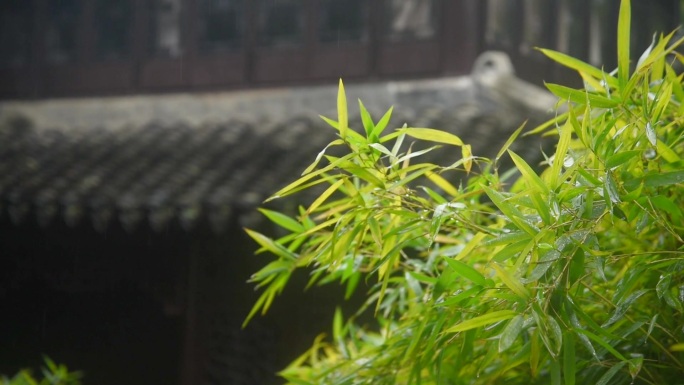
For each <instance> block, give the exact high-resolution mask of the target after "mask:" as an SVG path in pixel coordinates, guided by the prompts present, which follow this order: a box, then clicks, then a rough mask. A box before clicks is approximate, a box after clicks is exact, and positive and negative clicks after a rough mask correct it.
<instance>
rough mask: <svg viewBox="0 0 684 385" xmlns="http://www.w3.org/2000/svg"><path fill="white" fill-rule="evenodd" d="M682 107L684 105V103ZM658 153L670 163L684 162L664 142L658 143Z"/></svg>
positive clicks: (659, 141)
mask: <svg viewBox="0 0 684 385" xmlns="http://www.w3.org/2000/svg"><path fill="white" fill-rule="evenodd" d="M682 105H684V103H683V104H682ZM656 151H657V152H658V154H660V156H662V157H663V159H665V160H666V161H668V162H669V163H675V162H679V161H681V160H682V159H681V158H680V157H679V155H677V153H676V152H674V151H672V149H671V148H670V147H668V145H667V144H665V143H663V141H662V140H658V141H657V143H656Z"/></svg>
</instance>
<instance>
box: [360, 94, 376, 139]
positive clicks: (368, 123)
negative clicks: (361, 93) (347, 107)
mask: <svg viewBox="0 0 684 385" xmlns="http://www.w3.org/2000/svg"><path fill="white" fill-rule="evenodd" d="M359 111H360V113H361V122H362V123H363V129H364V131H365V132H366V138H368V139H370V137H371V134H372V133H373V131H374V130H375V124H373V119H372V118H371V116H370V114H369V113H368V110H367V109H366V106H364V105H363V102H362V101H361V99H359ZM371 142H372V141H371Z"/></svg>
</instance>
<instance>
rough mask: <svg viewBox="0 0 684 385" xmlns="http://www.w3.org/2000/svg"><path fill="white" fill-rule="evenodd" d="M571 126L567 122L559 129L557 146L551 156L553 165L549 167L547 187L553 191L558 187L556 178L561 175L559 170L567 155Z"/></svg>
mask: <svg viewBox="0 0 684 385" xmlns="http://www.w3.org/2000/svg"><path fill="white" fill-rule="evenodd" d="M572 131H573V126H572V124H571V123H570V122H569V121H568V122H566V123H565V124H564V125H563V127H562V128H561V132H560V139H559V140H558V145H557V146H556V153H555V155H554V156H553V165H552V166H551V181H550V183H549V185H550V186H551V188H553V189H555V188H556V187H558V185H559V183H560V182H561V181H559V179H558V177H559V176H560V175H561V170H562V166H563V162H564V160H565V155H566V154H567V153H568V147H569V146H570V138H571V137H572Z"/></svg>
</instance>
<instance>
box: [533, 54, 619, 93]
mask: <svg viewBox="0 0 684 385" xmlns="http://www.w3.org/2000/svg"><path fill="white" fill-rule="evenodd" d="M540 51H541V52H542V53H543V54H544V55H546V56H548V57H549V58H551V59H552V60H554V61H556V62H558V63H560V64H562V65H564V66H566V67H568V68H571V69H574V70H577V71H582V72H586V73H588V74H590V75H591V76H593V77H595V78H597V79H606V82H607V83H608V84H609V85H610V86H611V87H615V86H617V84H618V82H617V79H616V78H615V77H613V76H611V75H609V74H607V73H605V72H603V71H602V70H600V69H598V68H596V67H594V66H592V65H590V64H587V63H585V62H583V61H581V60H579V59H575V58H574V57H572V56H569V55H566V54H564V53H562V52H558V51H554V50H550V49H540Z"/></svg>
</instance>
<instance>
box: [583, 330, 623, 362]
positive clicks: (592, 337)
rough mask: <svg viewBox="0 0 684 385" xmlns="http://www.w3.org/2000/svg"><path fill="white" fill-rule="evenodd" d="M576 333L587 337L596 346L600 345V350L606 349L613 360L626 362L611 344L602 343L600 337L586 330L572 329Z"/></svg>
mask: <svg viewBox="0 0 684 385" xmlns="http://www.w3.org/2000/svg"><path fill="white" fill-rule="evenodd" d="M574 330H575V331H576V332H577V333H580V334H583V335H585V336H587V337H589V339H590V340H592V341H594V342H596V343H597V344H599V345H601V347H602V348H604V349H606V350H607V351H608V352H609V353H610V354H612V355H613V356H614V357H615V358H617V359H618V360H620V361H627V359H626V358H625V356H623V355H622V354H620V352H618V351H617V350H615V348H613V346H612V345H611V344H609V343H608V342H606V341H604V340H603V339H601V337H599V336H597V335H596V334H594V333H592V332H590V331H588V330H586V329H574Z"/></svg>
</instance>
